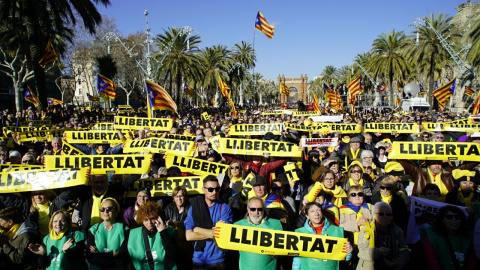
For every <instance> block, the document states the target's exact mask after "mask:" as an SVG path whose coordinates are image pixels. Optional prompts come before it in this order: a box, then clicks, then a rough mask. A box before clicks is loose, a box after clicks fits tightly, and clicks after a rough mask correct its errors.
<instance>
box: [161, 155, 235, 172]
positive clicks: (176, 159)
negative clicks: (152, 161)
mask: <svg viewBox="0 0 480 270" xmlns="http://www.w3.org/2000/svg"><path fill="white" fill-rule="evenodd" d="M165 166H166V167H167V168H170V167H172V166H176V167H178V168H180V170H181V171H182V172H188V173H193V174H196V175H205V176H206V175H209V174H212V175H215V176H217V175H218V174H220V173H227V171H228V165H226V164H221V163H216V162H210V161H206V160H203V159H198V158H191V157H184V156H179V155H175V154H170V153H168V154H166V155H165Z"/></svg>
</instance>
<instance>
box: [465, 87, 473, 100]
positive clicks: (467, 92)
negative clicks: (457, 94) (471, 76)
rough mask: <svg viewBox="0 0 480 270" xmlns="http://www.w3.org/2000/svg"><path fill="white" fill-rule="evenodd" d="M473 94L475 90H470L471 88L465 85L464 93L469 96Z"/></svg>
mask: <svg viewBox="0 0 480 270" xmlns="http://www.w3.org/2000/svg"><path fill="white" fill-rule="evenodd" d="M473 94H475V92H474V91H473V90H472V88H470V86H468V85H465V95H466V96H469V97H470V96H472V95H473Z"/></svg>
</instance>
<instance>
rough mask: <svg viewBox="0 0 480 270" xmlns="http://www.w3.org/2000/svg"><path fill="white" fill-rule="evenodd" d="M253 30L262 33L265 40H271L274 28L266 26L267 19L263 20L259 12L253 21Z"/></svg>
mask: <svg viewBox="0 0 480 270" xmlns="http://www.w3.org/2000/svg"><path fill="white" fill-rule="evenodd" d="M255 28H256V29H257V30H259V31H260V32H262V33H264V34H265V35H266V36H267V38H269V39H271V38H272V37H273V31H274V30H275V26H273V25H270V24H268V22H267V19H265V17H264V16H263V14H262V13H261V12H260V11H259V12H258V13H257V19H256V20H255Z"/></svg>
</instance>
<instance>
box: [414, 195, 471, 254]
mask: <svg viewBox="0 0 480 270" xmlns="http://www.w3.org/2000/svg"><path fill="white" fill-rule="evenodd" d="M410 198H411V199H412V200H411V204H410V218H409V219H408V229H407V237H406V240H407V244H409V245H411V244H415V243H416V242H418V241H420V228H423V227H430V226H432V225H433V223H434V222H435V216H436V215H437V213H438V209H440V208H442V207H444V206H446V205H452V204H448V203H442V202H436V201H432V200H427V199H422V198H418V197H410ZM453 206H456V207H458V208H460V209H462V210H463V212H464V213H465V215H467V216H468V213H467V212H466V211H465V210H466V209H467V208H466V207H461V206H457V205H453Z"/></svg>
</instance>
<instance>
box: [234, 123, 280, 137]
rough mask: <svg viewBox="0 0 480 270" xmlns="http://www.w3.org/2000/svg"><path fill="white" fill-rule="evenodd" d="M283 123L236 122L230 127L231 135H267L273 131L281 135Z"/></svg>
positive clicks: (274, 133)
mask: <svg viewBox="0 0 480 270" xmlns="http://www.w3.org/2000/svg"><path fill="white" fill-rule="evenodd" d="M280 125H281V124H236V125H233V126H231V127H230V131H229V132H228V134H229V135H236V136H247V135H252V136H254V135H265V133H267V132H272V133H273V135H280Z"/></svg>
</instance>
